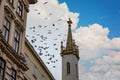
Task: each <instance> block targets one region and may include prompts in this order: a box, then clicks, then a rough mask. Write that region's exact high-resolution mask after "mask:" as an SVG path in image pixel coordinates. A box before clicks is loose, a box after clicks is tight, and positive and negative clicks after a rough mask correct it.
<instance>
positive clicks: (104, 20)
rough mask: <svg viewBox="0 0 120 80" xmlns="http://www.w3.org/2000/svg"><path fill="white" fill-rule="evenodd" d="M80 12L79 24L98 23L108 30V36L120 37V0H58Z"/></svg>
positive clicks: (72, 9) (70, 8)
mask: <svg viewBox="0 0 120 80" xmlns="http://www.w3.org/2000/svg"><path fill="white" fill-rule="evenodd" d="M58 1H59V3H63V2H66V3H67V6H68V7H69V10H70V11H72V12H78V13H80V16H79V23H78V27H79V26H86V25H89V24H93V23H98V24H100V25H102V26H103V27H108V28H109V30H110V33H109V35H108V36H109V38H113V37H120V0H58Z"/></svg>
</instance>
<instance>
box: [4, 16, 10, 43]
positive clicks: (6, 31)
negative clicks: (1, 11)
mask: <svg viewBox="0 0 120 80" xmlns="http://www.w3.org/2000/svg"><path fill="white" fill-rule="evenodd" d="M9 30H10V22H9V20H8V19H7V18H5V20H4V27H3V36H4V38H5V40H6V41H8V38H9Z"/></svg>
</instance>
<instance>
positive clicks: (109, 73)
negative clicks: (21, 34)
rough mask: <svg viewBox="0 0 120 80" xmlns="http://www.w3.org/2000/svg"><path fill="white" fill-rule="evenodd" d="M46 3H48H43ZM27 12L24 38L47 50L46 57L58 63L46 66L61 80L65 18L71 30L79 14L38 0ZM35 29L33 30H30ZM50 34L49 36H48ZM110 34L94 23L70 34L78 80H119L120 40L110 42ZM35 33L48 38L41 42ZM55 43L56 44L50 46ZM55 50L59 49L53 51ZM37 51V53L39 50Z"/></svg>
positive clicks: (54, 0) (65, 5) (48, 0)
mask: <svg viewBox="0 0 120 80" xmlns="http://www.w3.org/2000/svg"><path fill="white" fill-rule="evenodd" d="M46 1H47V2H48V3H47V4H43V3H44V2H46ZM30 9H31V10H30V13H29V14H28V21H27V31H26V34H27V35H29V37H27V38H28V39H29V41H30V42H31V40H32V39H33V37H34V36H35V38H36V39H37V41H36V42H35V43H33V44H32V45H33V46H35V45H37V46H44V47H48V46H49V47H50V48H49V49H48V52H49V54H54V55H55V59H58V60H59V61H58V62H57V63H55V64H50V65H48V64H46V65H47V66H48V68H49V69H50V71H51V72H52V74H53V75H54V77H55V78H56V80H61V70H60V68H62V67H61V57H60V42H61V41H63V40H65V39H66V34H67V22H66V21H67V20H68V18H69V17H71V19H72V21H73V24H72V29H76V27H77V23H78V21H79V19H78V16H79V14H78V13H73V12H70V11H69V8H68V7H67V4H66V3H62V4H59V3H58V1H57V0H39V2H38V3H37V4H36V5H34V6H31V7H30ZM53 24H54V25H55V26H53ZM40 25H41V26H42V27H41V28H40V27H39V26H40ZM34 26H35V30H34V29H33V27H34ZM45 26H47V27H45ZM30 28H31V29H30ZM49 31H50V32H51V34H48V32H49ZM109 32H110V31H109V29H108V28H107V27H106V28H104V27H103V26H102V25H100V24H97V23H93V24H91V25H88V26H80V28H78V29H76V30H75V32H73V37H74V39H75V41H76V43H77V45H78V46H79V52H80V57H81V58H80V61H79V65H80V66H79V76H80V80H90V79H91V80H119V76H118V75H119V74H120V68H119V67H120V64H119V62H120V38H113V39H109V38H108V34H109ZM37 34H40V35H43V36H44V37H47V39H46V40H45V41H42V39H41V38H40V37H39V36H36V35H37ZM54 43H56V44H57V45H56V46H53V44H54ZM64 43H65V41H64ZM55 48H57V49H58V50H57V51H56V50H55ZM36 50H37V49H36ZM37 51H38V52H39V50H37ZM43 53H44V55H43V56H41V58H42V59H43V61H44V62H45V63H46V61H48V59H49V57H46V56H45V54H46V51H45V50H44V51H43ZM53 65H55V66H56V68H55V69H53V67H52V66H53ZM58 70H60V71H58ZM101 78H102V79H101Z"/></svg>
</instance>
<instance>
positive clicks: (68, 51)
mask: <svg viewBox="0 0 120 80" xmlns="http://www.w3.org/2000/svg"><path fill="white" fill-rule="evenodd" d="M67 23H68V36H67V44H66V48H65V47H64V46H63V42H61V56H62V80H79V76H78V60H79V50H78V46H76V44H75V41H74V40H73V38H72V32H71V24H72V21H71V20H70V18H69V21H67Z"/></svg>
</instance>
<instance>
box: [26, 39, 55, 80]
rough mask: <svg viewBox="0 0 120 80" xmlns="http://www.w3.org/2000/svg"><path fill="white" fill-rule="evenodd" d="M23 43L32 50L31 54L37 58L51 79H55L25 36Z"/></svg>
mask: <svg viewBox="0 0 120 80" xmlns="http://www.w3.org/2000/svg"><path fill="white" fill-rule="evenodd" d="M25 43H26V44H27V46H28V47H29V48H30V49H31V50H32V51H33V54H34V55H35V57H36V58H37V59H38V60H39V62H40V63H41V65H42V67H43V69H44V70H45V71H46V72H47V73H48V75H49V76H50V78H51V79H52V80H55V78H54V77H53V75H52V74H51V72H50V71H49V69H48V68H47V66H46V65H45V64H44V62H43V61H42V59H41V58H40V57H39V55H38V54H37V52H36V51H35V49H34V48H33V46H32V45H31V44H30V42H29V41H28V40H27V39H26V38H25Z"/></svg>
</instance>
